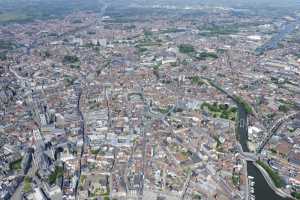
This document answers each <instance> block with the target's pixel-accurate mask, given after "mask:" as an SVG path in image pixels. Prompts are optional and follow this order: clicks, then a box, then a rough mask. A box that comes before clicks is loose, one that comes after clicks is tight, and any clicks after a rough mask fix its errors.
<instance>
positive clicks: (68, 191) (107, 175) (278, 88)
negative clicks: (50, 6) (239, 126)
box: [0, 8, 300, 200]
mask: <svg viewBox="0 0 300 200" xmlns="http://www.w3.org/2000/svg"><path fill="white" fill-rule="evenodd" d="M109 9H112V8H107V9H106V12H105V13H104V15H100V14H99V13H98V14H97V13H79V14H76V15H75V14H71V15H68V16H66V17H65V18H63V19H52V20H47V21H35V22H32V23H28V24H9V25H6V26H3V27H2V26H1V27H0V35H1V37H3V38H4V39H6V40H11V41H15V42H17V43H18V44H19V45H20V46H19V47H18V48H16V49H14V50H13V51H11V52H10V53H9V54H8V55H7V59H5V60H1V61H0V65H1V66H2V65H3V66H4V68H3V71H4V72H3V73H1V78H0V80H1V82H0V87H1V91H0V100H1V101H0V103H1V104H0V105H1V107H0V108H1V110H0V119H1V120H0V143H1V148H0V157H1V159H0V199H10V198H12V199H21V198H25V199H32V200H40V199H53V200H54V199H57V200H58V199H118V200H119V199H120V200H121V199H132V200H135V199H136V200H137V199H141V198H143V199H168V200H169V199H170V200H173V199H174V200H175V199H218V200H223V199H224V200H225V199H228V200H229V199H230V200H232V199H245V198H246V197H247V195H248V178H247V165H246V162H245V161H244V158H243V156H241V154H240V152H239V145H240V144H239V141H238V139H237V135H236V122H237V120H238V117H237V112H238V111H237V105H236V103H235V102H234V101H233V100H232V99H231V98H229V97H228V95H226V94H224V92H221V91H220V89H218V88H216V87H215V86H214V85H213V84H209V83H211V82H214V83H215V84H216V85H220V86H221V87H222V88H223V89H224V90H225V91H227V92H228V93H230V94H233V95H237V96H240V97H241V98H242V99H244V100H245V101H246V102H248V103H249V105H250V106H251V108H252V109H253V112H252V113H251V114H249V128H248V138H249V141H248V146H249V149H250V150H251V151H252V152H256V151H257V149H258V148H259V146H260V145H261V143H262V141H264V140H265V138H267V137H268V134H270V132H269V128H270V127H271V126H272V125H273V124H274V123H275V122H277V121H278V120H280V119H281V118H284V117H285V116H287V115H289V114H293V113H294V112H296V110H297V109H298V108H299V105H300V101H299V99H300V95H299V94H300V93H299V88H300V87H299V80H300V79H299V74H300V55H299V54H297V53H298V52H299V49H300V43H299V40H297V36H298V33H296V31H295V32H293V33H292V34H290V35H289V36H288V37H287V38H285V39H284V40H282V41H280V48H276V49H273V50H270V51H267V52H265V53H264V54H262V55H257V54H256V53H255V49H257V48H258V47H260V46H261V45H263V44H264V43H265V42H267V41H269V39H270V38H271V35H272V34H273V33H274V31H275V30H277V29H278V28H280V27H281V25H282V24H285V23H289V22H290V21H291V20H296V19H294V18H292V17H290V18H276V19H272V18H269V17H259V16H251V15H250V16H248V17H239V16H236V15H235V14H234V12H232V11H231V10H230V9H229V10H228V9H221V8H214V9H211V10H208V11H207V12H205V13H202V14H201V15H200V14H199V15H198V14H197V12H198V11H197V10H192V11H191V13H192V14H191V15H188V14H186V12H187V11H186V10H183V11H182V10H179V11H178V13H177V14H176V13H174V12H175V11H174V10H173V9H170V10H169V9H168V8H164V9H166V10H165V11H166V12H167V13H168V14H167V15H166V16H163V15H160V14H159V13H157V15H156V16H153V15H151V12H150V13H147V12H149V10H148V9H145V8H139V9H142V10H143V9H145V12H146V11H147V12H146V13H145V14H143V15H142V14H141V13H138V12H137V13H135V14H132V15H130V14H128V13H127V12H126V9H125V11H122V10H117V11H119V12H121V16H122V17H123V18H122V19H120V18H119V17H118V16H117V15H116V13H115V12H114V11H115V10H114V9H112V11H111V10H109ZM160 9H161V8H160ZM155 10H156V9H153V12H155ZM200 10H201V9H200ZM122 12H124V13H125V14H124V13H122ZM133 12H134V11H133ZM199 12H200V11H199ZM201 12H203V10H201ZM123 15H124V16H123ZM127 15H128V16H127ZM181 15H182V16H185V17H184V18H178V16H181ZM298 28H299V27H296V30H299V29H298ZM200 77H201V78H200ZM2 80H3V81H2ZM206 80H210V82H208V81H206ZM299 120H300V118H299V115H296V116H295V117H293V118H292V119H289V120H287V121H285V122H284V123H283V125H282V126H280V127H279V128H278V130H276V134H274V135H273V136H272V137H271V138H270V141H268V142H267V144H266V145H265V146H264V148H263V150H262V152H261V158H262V160H264V161H265V162H266V163H268V165H269V166H270V167H271V168H272V169H273V170H274V171H277V172H278V173H279V175H280V176H281V177H282V178H283V179H284V181H285V185H286V189H285V190H286V192H297V191H298V190H299V186H300V174H299V171H300V146H299V141H300V131H299V130H300V129H299V128H300V121H299Z"/></svg>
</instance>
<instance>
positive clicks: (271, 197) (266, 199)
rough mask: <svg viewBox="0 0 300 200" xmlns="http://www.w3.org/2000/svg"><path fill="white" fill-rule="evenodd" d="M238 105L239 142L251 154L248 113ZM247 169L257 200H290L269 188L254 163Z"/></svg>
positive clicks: (249, 164) (237, 128)
mask: <svg viewBox="0 0 300 200" xmlns="http://www.w3.org/2000/svg"><path fill="white" fill-rule="evenodd" d="M233 100H234V99H233ZM234 101H235V100H234ZM235 102H236V101H235ZM236 104H237V106H238V124H237V127H236V130H237V134H238V138H239V142H240V144H241V145H242V148H243V151H244V152H249V149H248V146H247V141H248V124H247V112H246V110H245V109H244V107H243V106H242V105H241V104H240V103H238V102H236ZM247 168H248V176H252V177H254V182H255V185H254V195H255V199H256V200H288V199H285V198H282V197H280V196H278V195H277V194H276V193H275V192H274V191H273V190H272V189H271V188H270V187H269V185H268V183H267V181H266V180H265V178H264V177H263V175H262V174H261V172H260V171H259V170H258V169H257V168H256V167H255V166H254V165H253V163H252V162H247Z"/></svg>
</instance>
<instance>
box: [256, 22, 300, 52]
mask: <svg viewBox="0 0 300 200" xmlns="http://www.w3.org/2000/svg"><path fill="white" fill-rule="evenodd" d="M297 24H299V19H297V21H295V22H292V23H289V24H286V25H284V26H283V27H282V28H281V30H280V31H279V32H278V33H276V34H275V35H274V36H273V37H272V38H271V39H270V40H269V41H267V42H266V43H265V44H263V45H262V46H261V47H258V48H257V49H256V50H255V52H256V54H257V55H261V54H263V53H264V52H265V51H268V50H272V49H276V48H278V44H279V42H280V41H281V40H282V39H284V37H285V36H286V35H288V34H290V33H292V32H293V31H294V30H295V28H296V26H297Z"/></svg>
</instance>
